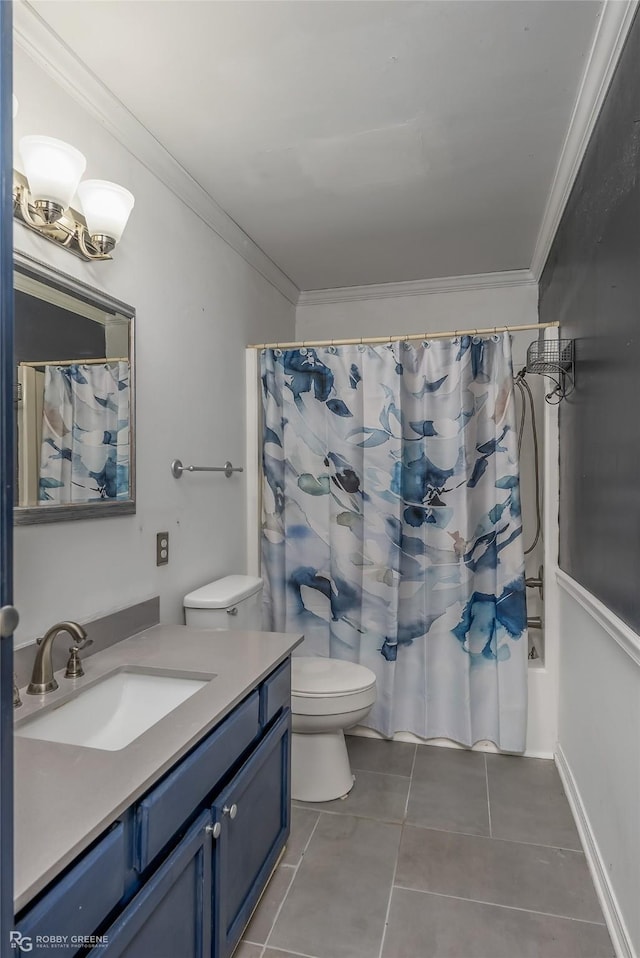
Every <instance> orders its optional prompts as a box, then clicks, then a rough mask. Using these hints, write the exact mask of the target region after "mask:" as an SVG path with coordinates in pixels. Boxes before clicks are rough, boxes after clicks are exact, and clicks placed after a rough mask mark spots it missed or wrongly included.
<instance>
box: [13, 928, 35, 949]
mask: <svg viewBox="0 0 640 958" xmlns="http://www.w3.org/2000/svg"><path fill="white" fill-rule="evenodd" d="M9 941H10V942H11V947H12V948H14V949H15V948H17V949H18V951H33V941H32V940H31V938H29V936H28V935H23V934H22V933H21V932H19V931H10V932H9Z"/></svg>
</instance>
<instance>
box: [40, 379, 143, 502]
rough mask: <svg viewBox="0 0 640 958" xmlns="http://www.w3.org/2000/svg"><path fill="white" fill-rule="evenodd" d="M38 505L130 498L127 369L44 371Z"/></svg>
mask: <svg viewBox="0 0 640 958" xmlns="http://www.w3.org/2000/svg"><path fill="white" fill-rule="evenodd" d="M39 496H40V500H41V501H43V502H56V503H64V502H91V501H92V500H97V499H128V498H129V364H128V363H127V362H122V361H120V362H113V363H101V364H95V365H89V364H81V363H74V364H73V365H70V366H55V365H50V366H47V367H46V369H45V386H44V409H43V419H42V452H41V457H40V492H39Z"/></svg>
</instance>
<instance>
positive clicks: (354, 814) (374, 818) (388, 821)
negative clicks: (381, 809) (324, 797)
mask: <svg viewBox="0 0 640 958" xmlns="http://www.w3.org/2000/svg"><path fill="white" fill-rule="evenodd" d="M319 814H320V815H334V816H337V817H338V818H339V817H340V816H343V815H348V816H349V817H350V818H361V819H362V820H363V821H365V822H381V823H382V824H385V825H403V824H404V819H403V818H388V817H387V816H385V815H364V814H363V813H362V812H359V811H354V810H353V809H351V808H349V807H347V808H346V810H345V811H344V812H340V811H333V809H329V808H328V809H327V810H326V811H323V812H320V813H319Z"/></svg>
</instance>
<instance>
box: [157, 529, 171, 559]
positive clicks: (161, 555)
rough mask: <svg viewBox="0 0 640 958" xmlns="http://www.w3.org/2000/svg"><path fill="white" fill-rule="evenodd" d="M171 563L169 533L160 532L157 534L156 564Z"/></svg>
mask: <svg viewBox="0 0 640 958" xmlns="http://www.w3.org/2000/svg"><path fill="white" fill-rule="evenodd" d="M168 564H169V533H168V532H158V533H157V535H156V565H168Z"/></svg>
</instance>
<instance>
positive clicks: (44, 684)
mask: <svg viewBox="0 0 640 958" xmlns="http://www.w3.org/2000/svg"><path fill="white" fill-rule="evenodd" d="M59 632H68V633H69V635H70V636H71V637H72V638H73V639H74V641H75V642H76V643H77V644H78V645H79V646H80V647H82V646H83V644H84V641H85V639H86V638H87V633H86V632H85V630H84V629H83V628H82V626H81V625H78V623H77V622H57V623H56V624H55V625H53V626H52V627H51V628H50V629H49V631H48V632H47V633H46V634H45V636H44V638H43V639H38V645H39V646H40V647H39V649H38V651H37V653H36V660H35V662H34V663H33V672H32V674H31V681H30V682H29V684H28V686H27V694H28V695H42V694H43V693H44V692H53V690H54V689H57V688H58V683H57V682H56V680H55V679H54V677H53V665H52V662H51V652H52V650H53V640H54V639H55V637H56V635H58V633H59Z"/></svg>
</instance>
